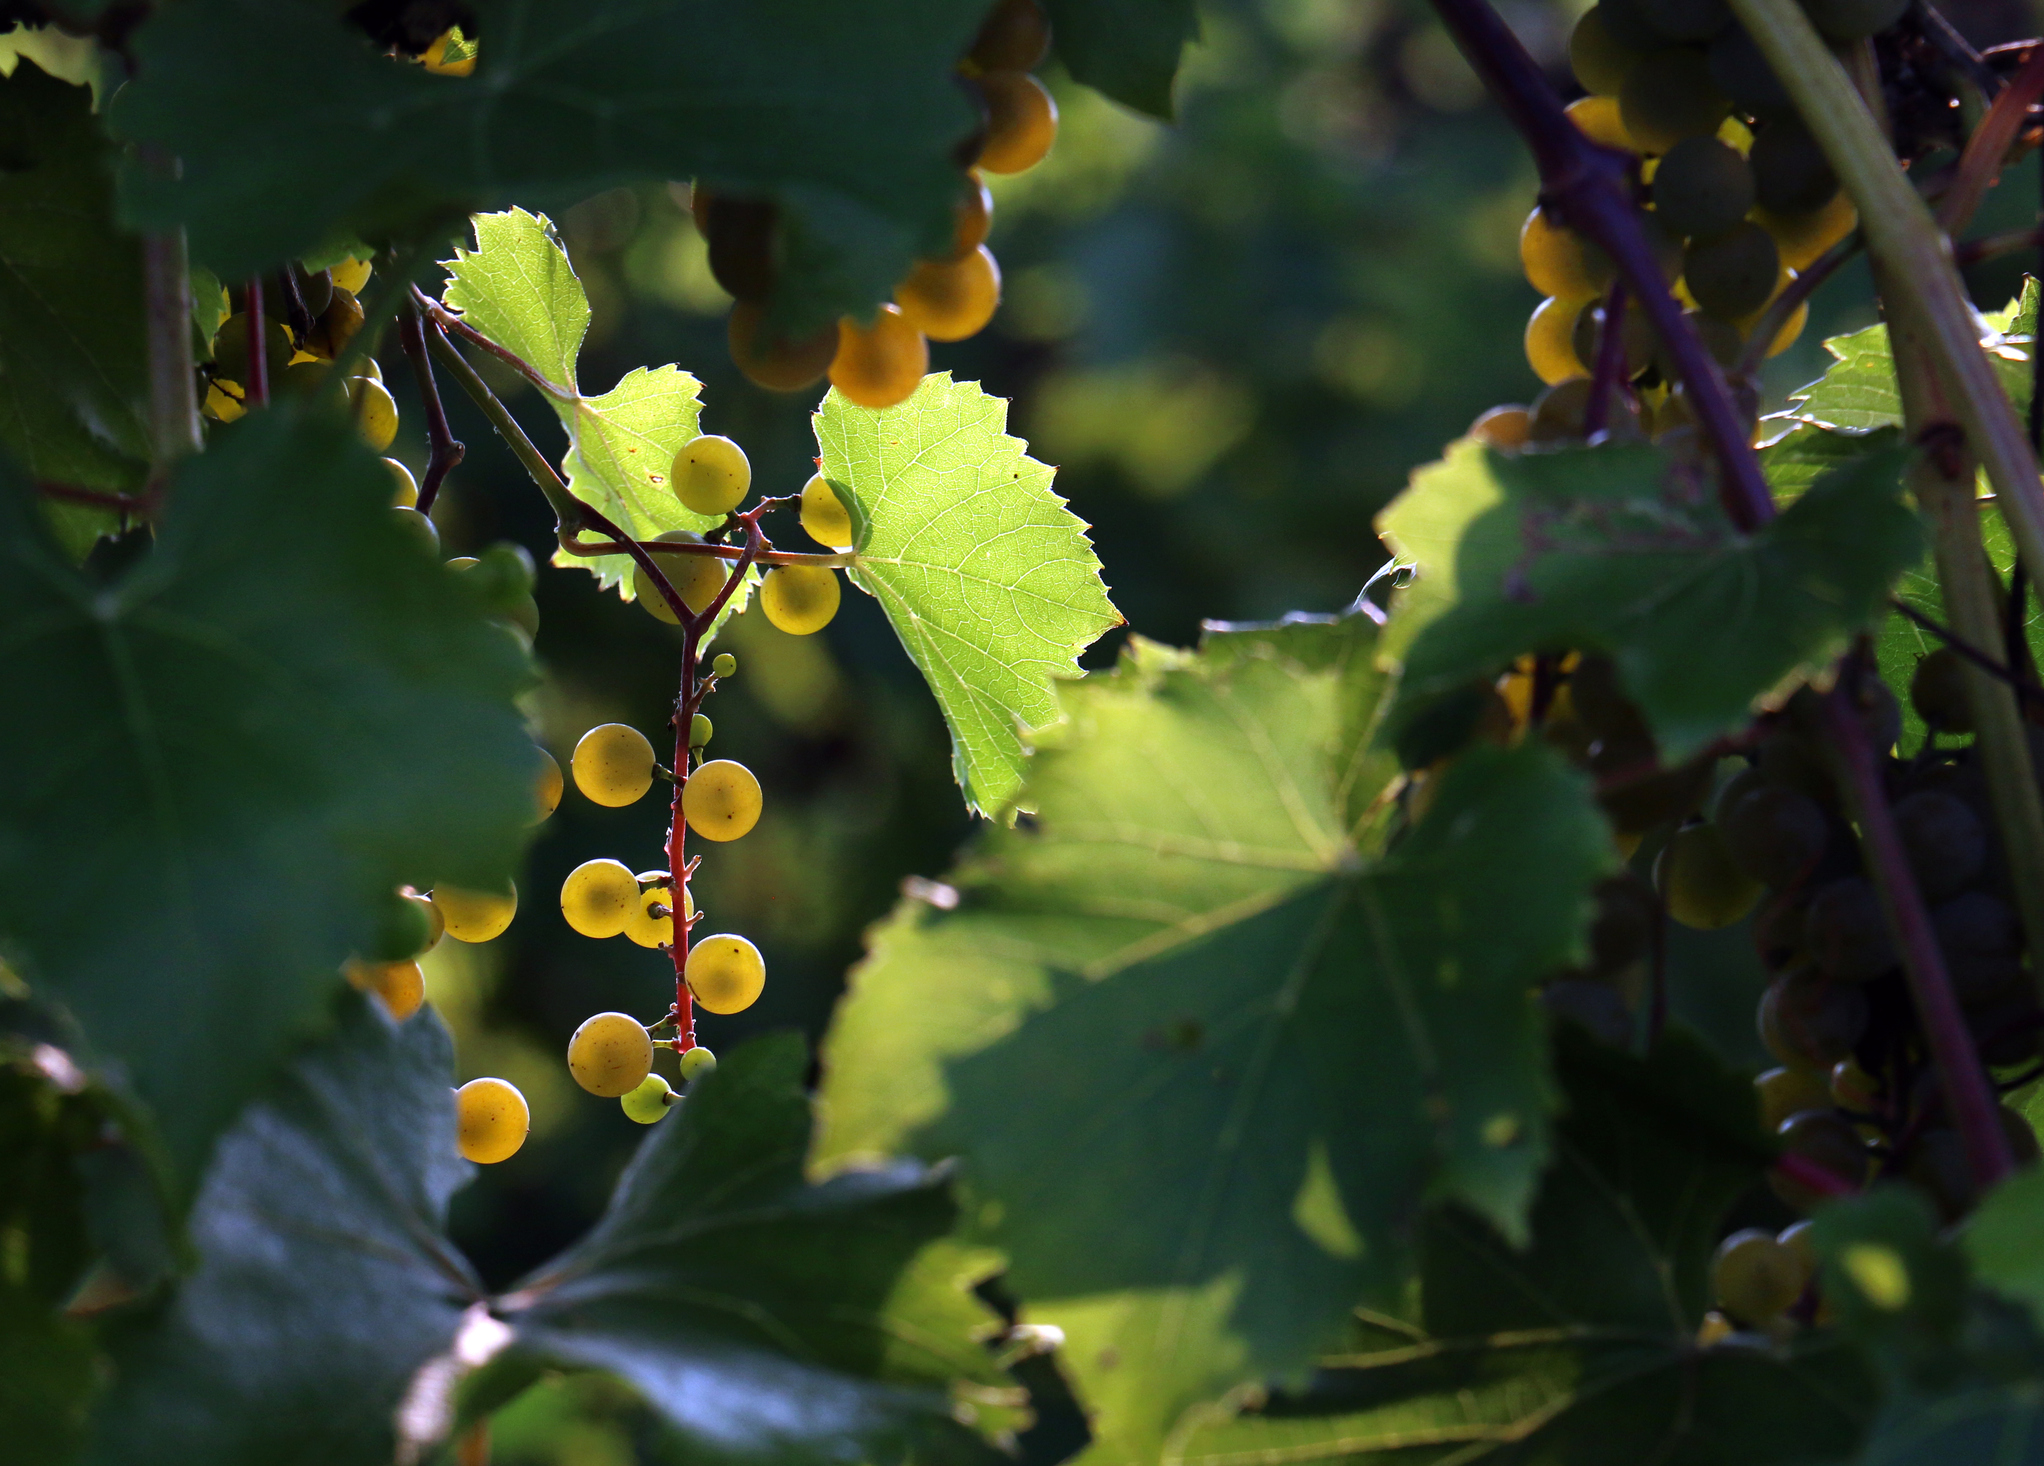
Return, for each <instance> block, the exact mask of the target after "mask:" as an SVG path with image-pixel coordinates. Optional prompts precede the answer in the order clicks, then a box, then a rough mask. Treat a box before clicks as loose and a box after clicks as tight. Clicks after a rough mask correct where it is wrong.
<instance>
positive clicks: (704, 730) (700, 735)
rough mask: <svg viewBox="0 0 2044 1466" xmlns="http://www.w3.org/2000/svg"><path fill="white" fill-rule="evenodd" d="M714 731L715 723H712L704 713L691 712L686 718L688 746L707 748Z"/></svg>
mask: <svg viewBox="0 0 2044 1466" xmlns="http://www.w3.org/2000/svg"><path fill="white" fill-rule="evenodd" d="M716 731H717V725H716V724H714V723H712V722H711V721H710V720H709V718H708V717H707V716H706V715H704V714H702V713H695V714H692V715H691V716H690V718H689V720H688V746H689V747H690V748H708V747H709V746H710V739H711V737H713V736H714V735H715V733H716Z"/></svg>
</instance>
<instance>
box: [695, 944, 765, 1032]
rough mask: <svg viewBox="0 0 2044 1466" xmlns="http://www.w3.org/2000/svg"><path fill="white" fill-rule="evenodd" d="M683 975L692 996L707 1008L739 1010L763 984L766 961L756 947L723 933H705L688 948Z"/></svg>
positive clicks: (718, 1011) (740, 1010) (763, 986)
mask: <svg viewBox="0 0 2044 1466" xmlns="http://www.w3.org/2000/svg"><path fill="white" fill-rule="evenodd" d="M682 976H683V977H684V978H685V979H686V980H687V982H688V990H689V992H691V993H692V994H694V995H695V1000H696V1001H697V1002H698V1003H700V1004H702V1005H703V1007H704V1008H706V1009H708V1010H709V1011H710V1012H712V1013H739V1012H743V1011H744V1010H745V1009H747V1008H750V1007H751V1006H752V1005H753V1003H754V1002H755V1001H757V1000H758V998H759V995H760V992H761V990H762V989H764V988H765V987H766V963H765V962H764V961H763V960H761V958H760V955H759V948H757V947H755V946H753V945H752V943H750V942H748V941H746V940H745V938H744V937H740V936H732V935H730V934H729V933H726V934H724V935H722V936H715V937H704V938H703V939H702V940H701V941H700V942H697V943H696V944H695V945H694V946H693V947H691V948H689V953H688V961H687V962H686V963H684V964H683V965H682Z"/></svg>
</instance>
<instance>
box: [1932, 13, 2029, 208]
mask: <svg viewBox="0 0 2044 1466" xmlns="http://www.w3.org/2000/svg"><path fill="white" fill-rule="evenodd" d="M2040 97H2044V45H2039V46H2036V47H2034V48H2033V49H2032V50H2031V52H2030V54H2029V55H2028V56H2027V57H2026V58H2024V61H2023V64H2022V67H2021V69H2020V70H2018V71H2017V72H2016V74H2015V76H2014V77H2013V78H2012V79H2011V80H2010V81H2009V83H2008V85H2007V86H2005V87H2003V88H2002V92H2001V95H2000V96H1998V97H1996V98H1995V99H1994V105H1993V106H1991V107H1989V108H1988V109H1987V115H1986V116H1985V117H1983V118H1981V119H1980V125H1979V126H1978V127H1976V128H1974V129H1973V136H1971V137H1969V138H1967V139H1966V148H1965V151H1964V152H1962V153H1961V154H1960V155H1959V166H1958V167H1957V168H1956V169H1955V170H1953V174H1952V181H1951V184H1950V185H1949V186H1948V187H1947V188H1946V189H1945V195H1944V197H1943V198H1941V199H1939V200H1938V213H1937V219H1938V227H1939V228H1941V229H1943V230H1944V231H1945V233H1947V234H1957V233H1959V231H1961V230H1962V229H1964V228H1965V227H1966V225H1967V224H1968V223H1970V222H1971V221H1972V218H1973V213H1974V211H1975V210H1976V209H1978V208H1979V207H1980V201H1981V200H1982V199H1983V198H1985V197H1987V191H1988V189H1990V188H1992V187H1994V184H1995V181H1996V179H1997V178H1999V177H2000V175H2001V168H2002V164H2003V163H2004V162H2005V161H2007V158H2008V153H2009V149H2010V148H2011V147H2013V146H2014V145H2015V141H2016V135H2017V134H2018V133H2020V132H2021V131H2022V130H2023V126H2024V124H2026V123H2027V122H2029V120H2030V107H2031V105H2032V104H2033V103H2035V102H2036V101H2037V99H2038V98H2040Z"/></svg>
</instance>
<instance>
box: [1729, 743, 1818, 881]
mask: <svg viewBox="0 0 2044 1466" xmlns="http://www.w3.org/2000/svg"><path fill="white" fill-rule="evenodd" d="M1750 772H1753V773H1755V774H1756V775H1757V773H1758V771H1757V770H1753V771H1750ZM1717 826H1718V831H1719V833H1720V834H1722V835H1723V836H1724V841H1725V849H1726V851H1727V852H1728V853H1729V854H1730V855H1731V857H1732V860H1733V862H1734V863H1735V864H1736V865H1737V866H1738V867H1739V869H1741V870H1743V871H1745V872H1746V874H1748V875H1750V876H1751V877H1753V879H1755V880H1756V881H1760V882H1762V883H1763V884H1765V885H1769V886H1772V887H1774V888H1775V889H1776V890H1780V889H1781V888H1783V887H1784V886H1788V885H1791V884H1793V883H1794V882H1795V881H1796V880H1798V879H1800V878H1801V877H1802V876H1803V875H1804V874H1806V873H1807V872H1808V871H1809V870H1810V869H1811V868H1812V867H1813V866H1815V865H1816V863H1817V861H1818V860H1819V859H1821V858H1822V857H1823V854H1824V850H1825V847H1826V846H1827V845H1828V844H1829V843H1830V838H1831V825H1830V822H1829V821H1828V820H1826V819H1825V818H1824V809H1823V806H1821V805H1819V804H1818V803H1817V801H1816V800H1814V799H1812V798H1810V796H1809V795H1807V794H1804V793H1802V792H1801V791H1800V790H1796V789H1787V788H1783V787H1782V786H1781V785H1779V784H1767V783H1761V784H1759V785H1758V786H1757V787H1755V788H1752V789H1750V790H1748V791H1746V793H1745V794H1744V795H1742V796H1741V797H1740V798H1739V799H1738V800H1737V801H1736V802H1735V803H1733V804H1732V805H1730V806H1729V807H1727V808H1726V809H1725V810H1724V813H1723V814H1722V815H1720V816H1719V818H1718V821H1717Z"/></svg>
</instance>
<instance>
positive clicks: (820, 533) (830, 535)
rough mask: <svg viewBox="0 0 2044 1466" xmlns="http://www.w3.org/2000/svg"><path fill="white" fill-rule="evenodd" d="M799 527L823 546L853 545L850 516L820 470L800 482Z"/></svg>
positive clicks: (835, 548) (849, 546)
mask: <svg viewBox="0 0 2044 1466" xmlns="http://www.w3.org/2000/svg"><path fill="white" fill-rule="evenodd" d="M802 528H803V530H804V531H805V532H806V533H807V534H808V536H809V538H811V539H812V540H815V541H816V543H818V544H819V545H822V546H823V547H824V548H825V549H826V550H849V549H850V548H851V547H852V516H851V515H850V514H849V513H848V512H847V511H846V509H845V506H844V501H843V500H842V499H840V498H839V497H838V493H837V490H836V489H833V488H832V487H831V486H830V480H829V479H827V478H825V477H824V476H823V475H822V474H820V473H819V474H813V475H811V477H810V479H809V482H808V483H806V484H804V485H802Z"/></svg>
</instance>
